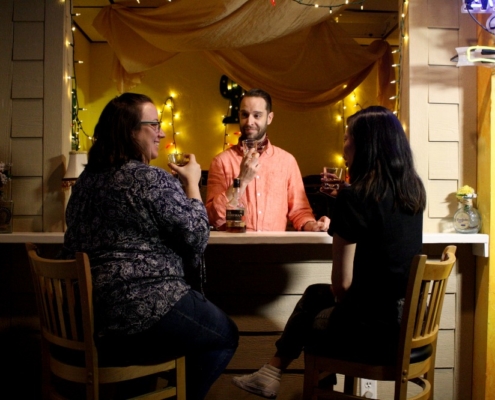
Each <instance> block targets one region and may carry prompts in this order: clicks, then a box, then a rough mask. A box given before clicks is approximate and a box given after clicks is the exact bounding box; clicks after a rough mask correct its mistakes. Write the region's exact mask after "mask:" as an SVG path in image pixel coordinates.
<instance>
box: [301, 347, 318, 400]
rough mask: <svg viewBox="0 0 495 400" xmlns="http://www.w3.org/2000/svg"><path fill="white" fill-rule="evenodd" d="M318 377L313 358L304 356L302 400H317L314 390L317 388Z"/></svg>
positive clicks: (307, 355)
mask: <svg viewBox="0 0 495 400" xmlns="http://www.w3.org/2000/svg"><path fill="white" fill-rule="evenodd" d="M318 375H319V374H318V370H317V369H316V366H315V358H314V357H313V356H312V355H310V354H305V356H304V387H303V400H317V399H316V396H315V394H314V390H315V387H317V386H318Z"/></svg>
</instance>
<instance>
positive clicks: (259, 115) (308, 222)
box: [206, 89, 330, 232]
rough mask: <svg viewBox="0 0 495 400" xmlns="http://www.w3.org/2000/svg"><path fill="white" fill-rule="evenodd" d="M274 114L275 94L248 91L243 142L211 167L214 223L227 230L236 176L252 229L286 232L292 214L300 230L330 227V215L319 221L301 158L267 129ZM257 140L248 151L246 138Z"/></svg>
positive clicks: (243, 106) (208, 200) (242, 117)
mask: <svg viewBox="0 0 495 400" xmlns="http://www.w3.org/2000/svg"><path fill="white" fill-rule="evenodd" d="M272 119H273V112H272V101H271V97H270V95H269V94H268V93H267V92H265V91H263V90H261V89H252V90H250V91H248V92H247V93H245V94H244V96H243V97H242V100H241V105H240V110H239V120H240V123H239V125H240V130H241V137H240V138H239V144H237V145H236V146H233V147H231V148H230V149H228V150H226V151H224V152H223V153H221V154H219V155H217V156H216V157H215V158H214V159H213V161H212V163H211V166H210V170H209V173H208V186H207V195H206V210H207V212H208V218H209V220H210V224H211V225H213V226H214V227H215V228H217V229H225V215H226V205H227V203H228V202H229V201H230V199H231V198H232V197H233V181H234V178H240V180H241V188H240V192H241V197H242V200H243V203H244V205H245V207H246V227H247V230H248V231H285V229H286V226H287V219H289V220H290V221H291V222H292V225H293V226H294V228H295V229H296V230H304V231H313V232H318V231H327V230H328V227H329V225H330V219H329V218H328V217H325V216H324V217H321V218H320V219H319V220H318V221H316V220H315V217H314V215H313V211H312V209H311V206H310V205H309V202H308V199H307V197H306V193H305V191H304V185H303V181H302V177H301V172H300V171H299V167H298V165H297V161H296V159H295V158H294V156H292V155H291V154H290V153H288V152H286V151H285V150H282V149H281V148H279V147H276V146H273V145H272V144H271V143H270V141H269V140H268V136H267V133H266V130H267V127H268V125H270V124H271V122H272ZM245 139H254V140H257V141H258V148H257V149H250V150H249V152H248V153H247V154H246V155H244V153H243V150H242V141H244V140H245Z"/></svg>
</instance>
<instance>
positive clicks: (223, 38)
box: [94, 0, 395, 111]
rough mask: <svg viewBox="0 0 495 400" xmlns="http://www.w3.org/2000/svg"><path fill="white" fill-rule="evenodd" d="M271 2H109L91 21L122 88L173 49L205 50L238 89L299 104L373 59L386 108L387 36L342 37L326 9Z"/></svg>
mask: <svg viewBox="0 0 495 400" xmlns="http://www.w3.org/2000/svg"><path fill="white" fill-rule="evenodd" d="M276 3H277V5H276V6H275V7H273V6H272V5H271V2H270V1H269V0H201V1H194V2H191V1H184V0H181V1H174V2H165V4H164V5H163V6H161V7H158V8H154V9H142V8H126V7H124V6H122V5H111V6H108V7H105V8H103V9H102V11H101V12H100V13H99V14H98V16H97V18H96V19H95V21H94V26H95V28H96V29H97V30H98V31H99V32H100V33H101V35H103V36H104V37H105V38H106V40H107V41H108V43H109V45H110V47H111V48H112V49H113V50H114V52H115V55H116V58H117V60H116V61H115V64H114V69H113V78H114V80H115V81H116V82H117V87H118V89H119V91H120V92H123V91H127V90H130V89H131V88H132V87H134V86H136V85H137V84H139V82H140V80H141V78H142V74H143V72H144V71H146V70H148V69H150V68H152V67H154V66H156V65H159V64H161V63H164V62H165V61H167V60H168V59H170V58H171V57H173V56H174V55H176V54H177V53H179V52H185V51H202V52H204V54H205V55H206V56H207V57H208V58H209V59H210V60H211V61H212V63H213V64H215V65H216V66H217V67H218V68H219V69H220V70H221V71H222V72H223V73H224V74H225V75H227V76H228V77H229V78H230V79H232V80H233V81H235V82H237V83H239V84H240V85H241V86H242V87H243V88H245V89H250V88H253V87H259V88H263V89H265V90H267V91H268V92H269V93H270V94H271V95H272V97H273V99H274V102H275V103H277V104H281V105H284V106H285V107H287V108H291V109H295V110H301V111H302V110H308V109H313V108H319V107H324V106H326V105H329V104H332V103H334V102H336V101H338V100H340V99H342V98H344V97H345V96H346V95H348V94H349V93H351V92H352V91H353V90H354V88H355V87H356V86H358V85H359V84H360V83H361V82H362V81H363V79H364V78H365V77H366V76H367V75H368V74H369V72H370V71H371V70H372V68H373V66H374V65H375V64H377V65H378V68H379V70H378V71H379V79H378V83H379V88H378V90H377V93H378V99H377V102H378V103H379V104H382V105H384V106H386V107H389V108H391V106H392V102H391V101H390V100H389V98H390V97H391V96H392V95H393V94H395V93H394V87H393V85H390V83H389V82H390V80H391V76H393V71H392V69H391V64H392V62H391V60H392V58H391V54H390V48H389V45H388V43H386V42H384V41H375V42H373V43H372V44H371V45H370V46H368V47H361V46H359V45H358V44H357V43H356V42H355V41H354V40H352V39H351V38H348V37H346V34H345V33H344V32H343V31H342V30H341V29H340V28H339V26H338V24H337V23H335V22H334V21H333V20H332V19H330V17H331V15H330V14H329V12H328V10H324V9H315V8H313V7H305V6H301V5H299V4H297V3H295V2H293V1H292V0H277V2H276ZM335 4H337V2H335Z"/></svg>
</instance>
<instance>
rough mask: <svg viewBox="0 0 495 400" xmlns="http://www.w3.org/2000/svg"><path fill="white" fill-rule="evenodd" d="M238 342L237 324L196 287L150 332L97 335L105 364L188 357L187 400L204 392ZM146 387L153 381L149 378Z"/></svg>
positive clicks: (195, 398) (144, 362) (230, 355)
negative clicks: (149, 381)
mask: <svg viewBox="0 0 495 400" xmlns="http://www.w3.org/2000/svg"><path fill="white" fill-rule="evenodd" d="M238 341H239V333H238V330H237V326H236V325H235V323H234V322H233V321H232V320H231V319H230V318H229V317H228V316H227V315H226V314H225V313H224V312H223V311H222V310H220V309H219V308H218V307H217V306H215V305H214V304H213V303H211V302H210V301H208V300H207V299H206V298H205V297H204V296H203V295H202V294H200V293H198V292H196V291H194V290H190V291H189V292H188V293H187V294H186V295H185V296H184V297H182V298H181V299H180V300H179V301H178V302H177V303H176V304H175V306H174V307H173V308H172V309H171V310H170V311H169V312H168V313H167V314H165V315H164V316H163V317H162V319H161V320H160V321H158V323H157V324H155V325H154V326H153V327H152V328H151V329H148V330H147V331H144V332H141V333H137V334H134V335H122V336H116V335H114V336H107V337H104V338H97V343H98V347H99V358H100V362H101V363H102V364H107V365H132V364H148V363H157V362H161V361H163V360H164V359H166V358H169V357H174V356H183V355H185V356H186V386H187V387H186V392H187V393H186V395H187V399H188V400H201V399H203V398H204V397H205V396H206V394H207V393H208V390H209V389H210V387H211V385H213V383H214V382H215V380H217V379H218V377H219V376H220V375H221V374H222V372H223V371H224V369H225V368H226V367H227V364H228V363H229V361H230V359H231V358H232V356H233V355H234V353H235V350H236V349H237V345H238ZM142 385H143V386H146V385H149V383H148V382H147V381H146V380H145V382H142ZM126 390H128V389H127V388H126ZM136 390H140V388H137V389H136Z"/></svg>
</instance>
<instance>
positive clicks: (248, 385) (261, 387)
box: [232, 364, 282, 399]
mask: <svg viewBox="0 0 495 400" xmlns="http://www.w3.org/2000/svg"><path fill="white" fill-rule="evenodd" d="M281 376H282V373H281V371H280V370H279V369H278V368H275V367H272V366H271V365H268V364H265V365H264V366H263V367H261V368H260V369H259V370H258V371H256V372H255V373H254V374H250V375H242V376H236V377H234V378H232V383H233V384H234V385H236V386H237V387H239V388H241V389H244V390H246V391H247V392H250V393H253V394H256V395H258V396H261V397H265V398H267V399H274V398H276V397H277V394H278V390H279V389H280V377H281Z"/></svg>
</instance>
